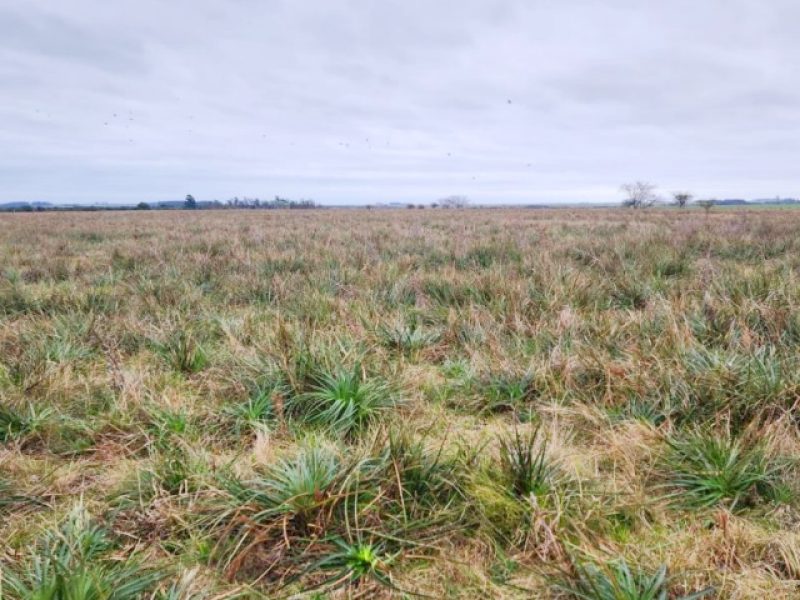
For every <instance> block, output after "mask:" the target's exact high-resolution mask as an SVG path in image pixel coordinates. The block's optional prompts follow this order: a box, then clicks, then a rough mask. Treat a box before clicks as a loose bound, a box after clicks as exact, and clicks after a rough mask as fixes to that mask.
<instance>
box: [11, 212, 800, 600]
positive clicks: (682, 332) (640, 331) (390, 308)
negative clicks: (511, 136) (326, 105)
mask: <svg viewBox="0 0 800 600" xmlns="http://www.w3.org/2000/svg"><path fill="white" fill-rule="evenodd" d="M798 269H800V211H789V210H751V209H750V208H747V209H740V208H733V207H730V208H726V209H724V210H720V209H718V208H714V209H712V210H711V211H710V213H709V214H708V215H706V214H705V213H704V212H703V211H699V210H690V211H679V210H669V211H665V210H652V211H633V210H624V209H576V210H567V209H564V210H512V209H509V210H505V209H503V210H477V209H475V210H430V209H427V210H396V211H392V210H386V211H378V210H375V211H368V210H348V211H345V210H342V211H332V210H331V211H315V210H309V211H219V212H213V211H206V212H191V211H175V212H159V213H147V212H142V213H134V212H128V213H70V214H5V215H0V540H3V544H4V546H2V547H0V568H1V569H2V578H0V581H2V588H0V589H1V590H2V591H0V597H2V598H6V597H7V598H14V599H15V598H51V597H52V598H70V599H72V600H77V599H79V598H90V597H91V598H169V599H179V598H180V599H189V598H192V599H200V598H231V597H254V598H255V597H267V598H279V597H293V595H296V594H300V592H303V591H306V592H308V593H307V594H305V595H302V594H301V595H300V596H298V597H304V598H328V597H330V598H342V597H359V598H376V597H395V598H403V597H408V598H413V597H416V596H415V594H420V595H425V596H427V597H432V598H531V597H534V598H562V597H563V598H597V599H600V600H606V599H608V600H611V599H614V600H619V599H629V600H636V599H646V598H652V599H657V598H666V597H669V598H677V597H681V596H685V595H689V594H692V593H695V592H703V591H705V592H706V594H707V595H706V596H705V597H709V598H763V597H765V596H766V595H769V597H770V598H773V599H777V598H797V597H800V583H799V582H800V496H799V495H798V494H799V493H800V481H799V480H798V474H799V472H798V457H800V432H799V431H798V425H799V424H800V420H798V413H797V405H798V401H799V400H800V312H799V311H798V308H799V307H800V277H799V276H798ZM48 589H49V590H61V592H59V593H60V594H61V595H47V593H45V591H46V590H48ZM79 589H80V590H84V591H83V592H81V591H75V590H79ZM647 589H651V590H652V591H653V593H652V595H647V593H646V590H647ZM64 590H73V594H72V595H69V594H67V592H65V591H64ZM86 590H92V591H93V592H95V593H92V594H90V593H88V592H87V591H86ZM662 591H663V592H664V596H660V595H658V594H659V593H660V592H662ZM112 592H113V593H112Z"/></svg>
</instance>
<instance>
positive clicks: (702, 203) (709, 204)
mask: <svg viewBox="0 0 800 600" xmlns="http://www.w3.org/2000/svg"><path fill="white" fill-rule="evenodd" d="M716 203H717V201H716V200H714V199H713V198H710V199H708V200H698V201H697V202H695V204H697V206H699V207H700V208H702V209H703V210H704V211H706V217H708V213H709V212H711V209H712V208H714V205H715V204H716Z"/></svg>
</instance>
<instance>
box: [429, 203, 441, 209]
mask: <svg viewBox="0 0 800 600" xmlns="http://www.w3.org/2000/svg"><path fill="white" fill-rule="evenodd" d="M431 208H439V203H438V202H431Z"/></svg>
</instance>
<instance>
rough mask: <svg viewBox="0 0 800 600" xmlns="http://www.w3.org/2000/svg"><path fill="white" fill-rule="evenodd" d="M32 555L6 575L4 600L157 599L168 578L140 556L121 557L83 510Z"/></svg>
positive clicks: (76, 511)
mask: <svg viewBox="0 0 800 600" xmlns="http://www.w3.org/2000/svg"><path fill="white" fill-rule="evenodd" d="M32 550H33V551H32V552H30V553H29V558H28V561H27V562H22V563H21V564H18V565H16V566H14V567H13V568H5V569H3V571H2V577H3V578H2V580H1V581H2V585H3V587H2V588H0V589H2V590H3V591H4V592H5V594H7V596H4V597H8V598H10V599H12V600H17V599H19V600H34V599H36V600H38V599H42V600H44V599H65V600H67V599H68V600H127V599H131V600H133V599H138V598H142V597H145V596H146V595H148V594H151V593H153V592H154V591H155V589H156V586H157V584H158V583H159V582H160V581H161V580H162V579H163V578H164V577H165V573H164V572H162V571H159V570H157V569H153V568H151V567H147V566H145V565H144V563H143V561H142V560H140V559H137V558H136V557H135V556H126V557H125V558H122V559H120V558H119V556H115V555H114V553H115V552H116V551H118V547H117V546H116V544H114V543H113V542H112V541H111V539H110V538H109V536H108V533H107V531H106V530H104V529H103V528H102V527H100V526H98V525H97V524H95V523H94V521H93V520H92V519H91V517H90V516H89V514H88V513H87V512H86V510H85V508H84V507H83V506H82V505H80V504H78V505H77V506H76V507H75V508H74V509H73V510H72V511H71V512H70V513H69V515H68V516H67V517H66V519H65V520H64V521H63V522H62V523H61V524H60V525H59V526H58V527H57V528H56V529H54V530H50V531H48V532H46V533H45V534H44V535H43V536H42V538H41V539H40V540H39V541H38V542H37V543H36V544H35V545H34V546H33V548H32Z"/></svg>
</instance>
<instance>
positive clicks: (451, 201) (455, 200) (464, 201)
mask: <svg viewBox="0 0 800 600" xmlns="http://www.w3.org/2000/svg"><path fill="white" fill-rule="evenodd" d="M439 205H440V206H441V207H442V208H464V207H466V206H468V205H469V198H467V197H466V196H459V195H453V196H447V198H442V199H441V200H439Z"/></svg>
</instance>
